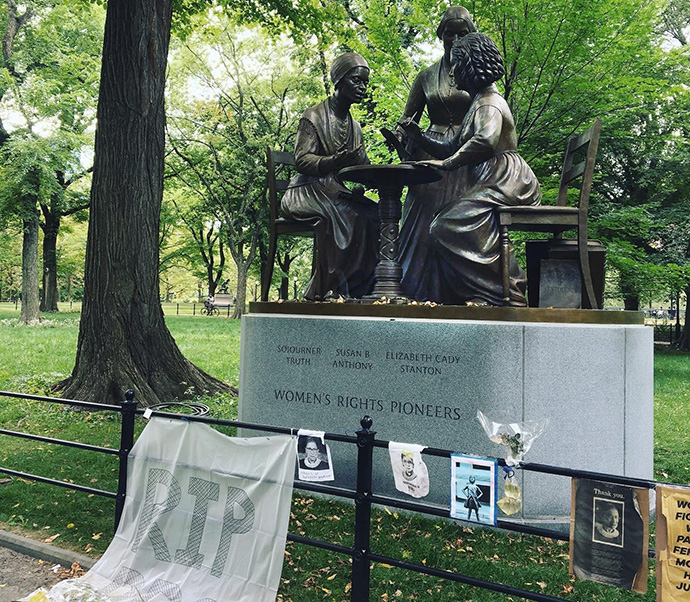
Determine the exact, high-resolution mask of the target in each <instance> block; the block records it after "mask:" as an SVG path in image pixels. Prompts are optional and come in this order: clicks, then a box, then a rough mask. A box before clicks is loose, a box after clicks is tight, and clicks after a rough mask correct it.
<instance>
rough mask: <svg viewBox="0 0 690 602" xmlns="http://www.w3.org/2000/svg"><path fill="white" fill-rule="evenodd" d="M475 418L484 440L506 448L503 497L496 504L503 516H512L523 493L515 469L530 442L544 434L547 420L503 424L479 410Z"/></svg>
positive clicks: (517, 509) (528, 447) (530, 444)
mask: <svg viewBox="0 0 690 602" xmlns="http://www.w3.org/2000/svg"><path fill="white" fill-rule="evenodd" d="M477 419H478V420H479V422H480V423H481V425H482V427H483V428H484V432H485V433H486V435H487V437H489V439H490V440H491V441H493V442H494V443H498V444H500V445H503V446H505V448H506V464H507V466H504V467H503V497H502V498H501V499H500V500H498V502H497V504H498V507H499V508H500V509H501V510H502V511H503V513H504V514H506V515H508V516H511V515H513V514H516V513H518V512H519V511H520V510H521V509H522V490H521V488H520V485H519V483H518V482H517V478H516V477H515V468H516V467H519V466H520V463H521V462H522V459H523V458H524V456H525V454H526V453H527V452H528V451H529V449H530V447H532V443H533V442H534V440H535V439H536V438H537V437H538V436H539V435H541V434H542V433H543V432H544V429H545V428H546V425H547V424H548V422H549V421H548V420H540V421H538V422H534V421H525V422H511V423H509V424H502V423H500V422H494V421H493V420H489V419H488V418H487V417H486V416H485V415H484V414H483V413H482V411H481V410H477Z"/></svg>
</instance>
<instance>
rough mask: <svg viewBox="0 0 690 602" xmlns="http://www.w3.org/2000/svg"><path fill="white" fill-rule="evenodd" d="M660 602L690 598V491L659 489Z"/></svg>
mask: <svg viewBox="0 0 690 602" xmlns="http://www.w3.org/2000/svg"><path fill="white" fill-rule="evenodd" d="M656 504H657V523H658V524H657V545H656V552H657V575H656V591H657V596H656V599H657V602H687V601H688V599H689V597H690V488H687V487H670V486H667V485H657V488H656Z"/></svg>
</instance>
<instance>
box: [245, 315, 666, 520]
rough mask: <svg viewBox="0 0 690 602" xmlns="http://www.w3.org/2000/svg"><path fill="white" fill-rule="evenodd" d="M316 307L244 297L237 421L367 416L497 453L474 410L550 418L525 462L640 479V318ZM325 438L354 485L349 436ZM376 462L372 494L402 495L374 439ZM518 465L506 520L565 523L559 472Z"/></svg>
mask: <svg viewBox="0 0 690 602" xmlns="http://www.w3.org/2000/svg"><path fill="white" fill-rule="evenodd" d="M315 307H316V306H315ZM318 308H319V309H318V311H319V312H321V315H313V314H310V313H309V307H308V304H280V305H279V304H270V303H268V304H254V305H252V307H251V308H250V313H249V314H248V315H245V316H244V317H243V323H242V345H241V367H240V400H239V412H240V419H241V420H243V421H249V422H257V423H262V424H270V425H274V426H284V427H291V428H295V429H298V428H304V429H311V430H321V431H326V432H333V433H341V434H353V433H354V431H355V430H356V429H358V428H359V420H360V418H361V417H362V416H364V415H367V414H368V415H369V416H371V417H372V418H373V421H374V422H373V427H372V430H375V431H376V433H377V435H376V437H377V439H385V440H390V441H398V442H403V443H418V444H422V445H425V446H429V447H439V448H446V449H450V450H453V451H456V452H460V453H467V454H473V455H479V456H491V457H504V451H503V449H502V448H501V446H499V445H496V444H494V443H491V442H490V441H489V440H488V439H487V437H486V435H485V434H484V431H483V429H482V427H481V425H480V424H479V422H478V421H477V419H476V413H477V410H481V411H482V412H484V414H486V415H487V416H488V417H489V418H490V419H491V420H494V421H497V422H516V421H522V420H542V419H548V420H549V425H548V427H547V428H546V430H545V432H544V433H543V434H542V435H541V437H540V438H539V439H537V441H536V442H535V443H534V446H533V448H532V449H531V450H530V452H529V454H528V456H527V460H528V461H531V462H539V463H544V464H551V465H556V466H563V467H569V468H576V469H584V470H592V471H599V472H605V473H611V474H619V475H626V476H632V477H639V478H645V479H651V478H652V469H653V459H652V458H653V432H652V428H653V384H652V382H653V372H652V370H653V332H652V329H650V328H646V327H645V326H644V325H643V324H642V319H641V315H638V314H636V313H635V314H633V313H630V312H604V311H591V310H589V311H586V310H540V309H515V308H455V310H453V309H452V308H448V307H445V308H441V307H435V308H429V307H419V306H417V307H415V306H402V307H397V308H396V307H394V306H371V305H369V306H368V307H367V306H349V307H348V306H345V305H343V306H337V305H335V304H332V305H331V306H330V307H329V304H318ZM311 311H315V310H314V309H312V310H311ZM330 446H331V450H332V453H333V464H334V468H335V474H336V477H337V482H336V484H339V485H343V486H347V487H350V488H353V487H354V468H355V453H356V450H355V446H352V445H346V444H339V443H334V442H332V443H330ZM374 462H375V465H374V471H375V472H374V491H375V493H377V494H384V495H392V496H396V497H400V498H402V499H408V500H409V499H410V498H408V497H407V496H405V495H404V494H402V493H399V492H397V491H396V490H395V487H394V481H393V475H392V472H391V470H390V461H389V458H388V453H387V451H386V450H382V449H375V450H374ZM425 462H426V464H427V466H428V467H429V475H430V482H431V492H430V494H429V496H428V497H427V498H426V501H428V502H430V503H433V504H439V505H446V506H447V504H448V502H449V496H450V463H449V461H448V460H445V459H438V458H432V457H429V456H425ZM518 472H519V473H520V476H521V478H522V483H523V500H524V506H523V510H522V512H520V513H519V514H518V515H516V516H514V517H512V518H515V519H516V520H524V521H525V522H530V523H537V522H540V521H547V522H548V521H551V522H553V523H554V524H555V523H561V524H562V523H563V521H564V520H565V521H566V522H567V517H568V516H569V514H570V479H568V478H565V477H559V476H553V475H544V474H537V473H529V472H526V471H525V472H524V474H523V473H521V472H520V471H518ZM499 489H500V486H499ZM499 516H500V517H502V518H505V517H503V516H502V515H501V514H499Z"/></svg>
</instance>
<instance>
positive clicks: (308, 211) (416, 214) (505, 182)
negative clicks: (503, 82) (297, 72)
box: [281, 6, 541, 307]
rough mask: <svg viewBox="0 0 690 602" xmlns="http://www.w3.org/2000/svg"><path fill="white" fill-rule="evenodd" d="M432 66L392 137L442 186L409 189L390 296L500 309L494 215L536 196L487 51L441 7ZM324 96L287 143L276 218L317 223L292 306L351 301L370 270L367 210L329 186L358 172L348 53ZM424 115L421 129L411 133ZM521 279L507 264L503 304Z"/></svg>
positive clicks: (359, 140)
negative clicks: (310, 263)
mask: <svg viewBox="0 0 690 602" xmlns="http://www.w3.org/2000/svg"><path fill="white" fill-rule="evenodd" d="M437 36H438V38H439V39H440V40H441V41H442V42H443V48H444V55H443V58H442V59H441V60H439V61H438V62H437V63H435V64H434V65H432V66H431V67H428V68H427V69H424V70H423V71H422V72H421V73H419V75H418V76H417V78H416V79H415V81H414V83H413V85H412V88H411V90H410V93H409V97H408V100H407V103H406V106H405V109H404V112H403V115H402V117H401V118H400V120H399V121H398V123H397V125H396V128H395V131H394V132H393V135H394V136H395V139H396V140H395V142H396V145H395V146H396V148H398V149H400V150H399V154H401V156H402V157H403V158H404V159H405V160H409V161H415V162H420V163H423V164H428V165H432V166H434V167H436V168H437V169H439V170H441V171H442V173H443V177H442V179H440V180H439V181H437V182H433V183H431V184H423V185H417V186H410V187H409V189H408V193H407V196H406V198H405V202H404V207H403V219H402V225H401V229H400V264H401V266H402V270H403V275H402V288H403V292H404V294H405V296H406V297H408V298H410V299H414V300H416V301H419V302H425V301H433V302H435V303H443V304H447V305H502V304H503V301H502V297H503V293H502V285H501V266H500V240H499V231H498V225H497V222H496V218H495V215H494V211H493V209H494V208H495V207H496V206H498V205H537V204H539V203H540V201H541V189H540V187H539V182H538V181H537V179H536V177H535V175H534V173H533V172H532V170H531V169H530V167H529V166H528V165H527V163H526V162H525V161H524V160H523V158H522V157H521V156H520V155H519V154H518V152H517V136H516V133H515V123H514V121H513V116H512V114H511V112H510V109H509V107H508V104H507V103H506V101H505V100H504V98H503V97H502V96H501V95H500V93H499V92H498V90H497V88H496V85H495V82H496V81H498V80H499V79H500V78H501V77H503V75H504V73H505V67H504V64H503V59H502V57H501V54H500V52H499V50H498V48H497V46H496V44H495V43H494V41H493V40H492V39H491V38H490V37H488V36H486V35H484V34H481V33H478V32H477V30H476V27H475V26H474V23H473V22H472V19H471V17H470V14H469V12H468V11H467V9H465V8H463V7H459V6H457V7H451V8H449V9H448V10H446V11H445V12H444V14H443V16H442V18H441V21H440V23H439V26H438V30H437ZM330 76H331V81H332V83H333V87H334V90H335V92H334V93H333V95H332V96H330V97H329V98H327V99H326V100H325V101H324V102H322V103H321V104H319V105H317V106H315V107H312V108H310V109H308V110H307V111H305V112H304V114H303V115H302V118H301V119H300V123H299V128H298V132H297V138H296V142H295V159H296V165H297V171H298V175H297V176H295V178H293V180H292V181H291V182H290V186H289V188H288V190H287V192H286V193H285V195H284V197H283V199H282V203H281V210H282V212H283V214H284V215H285V216H287V217H291V218H293V219H298V220H299V219H313V218H315V217H316V218H318V225H317V227H316V233H315V236H316V248H317V249H318V257H317V261H316V262H315V264H316V265H315V271H314V274H313V277H312V279H311V281H310V282H309V285H308V286H307V289H306V290H305V293H304V297H305V299H307V300H310V301H320V300H326V299H328V298H330V297H341V296H342V297H346V298H347V297H351V298H360V297H362V296H364V295H366V294H368V293H370V292H371V290H372V287H373V285H374V268H375V267H376V264H377V262H378V236H379V219H378V213H377V206H376V204H375V203H374V202H373V201H371V200H369V199H368V198H367V197H366V196H364V195H363V194H362V193H361V192H360V191H357V190H354V191H350V190H349V189H348V188H347V187H345V186H344V185H343V184H342V182H340V181H339V180H338V177H337V173H338V171H339V170H340V169H342V168H344V167H348V166H351V165H363V164H367V163H369V159H368V158H367V154H366V151H365V149H364V141H363V135H362V129H361V127H360V125H359V124H358V123H357V122H356V121H355V120H354V119H353V118H352V116H351V114H350V107H351V106H352V104H354V103H359V102H361V101H362V99H363V98H364V95H365V93H366V89H367V85H368V83H369V67H368V65H367V62H366V60H365V59H364V58H363V57H361V56H360V55H358V54H356V53H354V52H348V53H345V54H342V55H340V56H338V57H337V58H336V59H335V60H334V61H333V65H332V67H331V72H330ZM425 110H426V113H427V116H428V119H429V122H430V123H429V127H428V128H427V130H426V131H425V132H422V131H421V129H420V127H419V125H418V122H419V120H420V118H421V117H422V115H423V114H424V111H425ZM525 289H526V278H525V275H524V273H523V271H522V270H521V268H520V267H519V265H518V264H517V261H516V260H515V255H514V253H511V257H510V305H512V306H517V307H521V306H526V305H527V303H526V299H525Z"/></svg>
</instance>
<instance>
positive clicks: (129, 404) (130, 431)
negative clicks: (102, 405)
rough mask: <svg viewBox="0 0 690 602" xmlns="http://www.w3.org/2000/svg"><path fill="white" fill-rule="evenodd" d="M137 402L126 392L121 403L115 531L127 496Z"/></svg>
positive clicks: (130, 391) (132, 394)
mask: <svg viewBox="0 0 690 602" xmlns="http://www.w3.org/2000/svg"><path fill="white" fill-rule="evenodd" d="M137 403H138V402H137V401H136V400H135V399H134V391H132V390H131V389H129V390H127V391H125V400H124V401H123V402H122V403H120V406H121V408H122V430H121V431H120V451H119V452H118V456H119V458H120V471H119V474H118V479H117V497H116V498H115V531H117V526H118V525H119V524H120V518H121V517H122V510H123V509H124V506H125V497H126V495H127V456H128V455H129V452H130V451H131V449H132V446H133V445H134V418H135V416H136V409H137Z"/></svg>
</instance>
